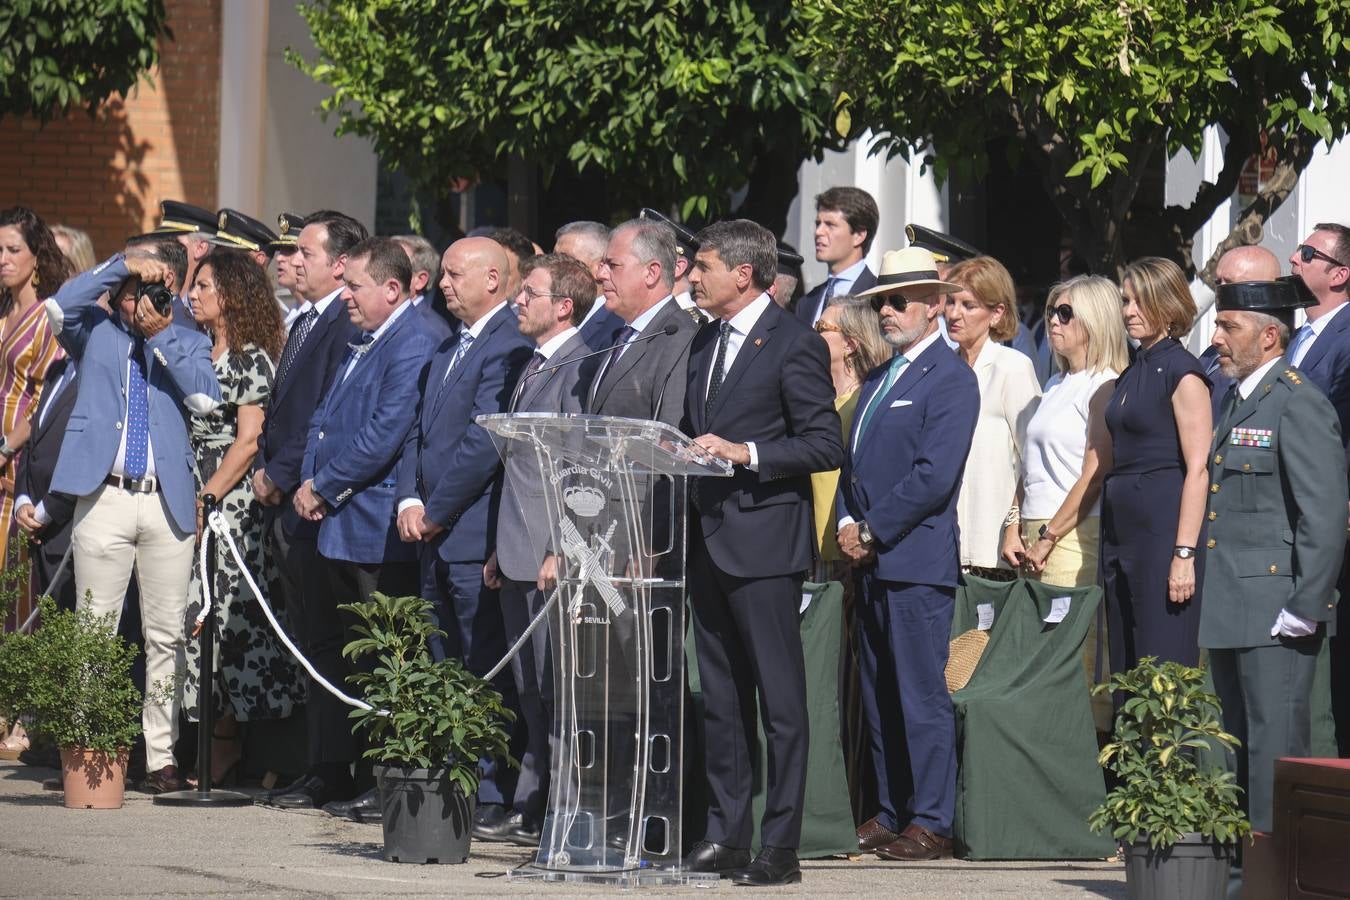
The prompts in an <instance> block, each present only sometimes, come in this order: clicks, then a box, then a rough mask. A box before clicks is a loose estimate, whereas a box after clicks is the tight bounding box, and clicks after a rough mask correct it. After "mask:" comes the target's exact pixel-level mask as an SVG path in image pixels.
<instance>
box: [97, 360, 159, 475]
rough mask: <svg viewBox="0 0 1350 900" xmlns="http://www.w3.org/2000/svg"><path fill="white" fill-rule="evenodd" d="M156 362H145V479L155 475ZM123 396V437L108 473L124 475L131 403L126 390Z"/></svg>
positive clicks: (128, 373)
mask: <svg viewBox="0 0 1350 900" xmlns="http://www.w3.org/2000/svg"><path fill="white" fill-rule="evenodd" d="M134 337H135V336H134V335H133V340H132V342H131V345H130V346H129V347H127V367H126V369H125V372H126V381H125V382H123V383H124V384H126V385H130V384H131V356H132V354H133V353H135V352H136V341H135V340H134ZM158 362H159V360H154V363H158ZM154 363H152V362H151V361H150V360H147V361H146V363H145V388H146V391H145V404H146V416H147V421H146V433H145V474H144V475H142V476H141V477H142V478H143V479H148V478H154V477H155V439H154V437H153V436H152V435H151V434H150V423H149V421H148V416H149V408H150V374H151V372H152V371H153V369H154ZM122 397H123V402H124V405H123V408H122V428H121V431H122V439H121V440H120V441H118V442H117V456H116V457H114V458H113V464H112V470H111V471H110V472H109V473H108V474H110V475H118V476H124V475H126V472H127V468H126V466H127V432H128V431H130V428H129V427H128V424H129V423H128V419H129V418H130V416H131V404H130V403H129V402H127V396H126V391H123V392H122Z"/></svg>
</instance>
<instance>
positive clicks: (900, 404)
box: [891, 400, 914, 409]
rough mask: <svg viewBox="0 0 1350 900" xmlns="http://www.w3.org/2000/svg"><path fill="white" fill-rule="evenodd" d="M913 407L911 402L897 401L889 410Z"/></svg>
mask: <svg viewBox="0 0 1350 900" xmlns="http://www.w3.org/2000/svg"><path fill="white" fill-rule="evenodd" d="M913 405H914V401H913V400H897V401H895V402H894V403H892V404H891V409H895V408H896V407H897V406H913Z"/></svg>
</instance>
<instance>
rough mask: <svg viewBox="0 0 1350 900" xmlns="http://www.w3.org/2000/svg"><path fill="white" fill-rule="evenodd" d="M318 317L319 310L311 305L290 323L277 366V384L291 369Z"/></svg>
mask: <svg viewBox="0 0 1350 900" xmlns="http://www.w3.org/2000/svg"><path fill="white" fill-rule="evenodd" d="M318 318H319V311H318V310H317V309H315V308H314V307H312V306H311V307H310V308H309V309H307V310H305V311H304V312H303V313H301V314H300V318H298V319H296V320H295V322H294V324H292V325H291V333H290V334H289V335H288V336H287V338H286V348H285V349H284V350H282V351H281V364H280V365H278V366H277V378H276V383H277V384H280V383H281V382H282V381H283V380H285V378H286V373H287V372H289V371H290V370H291V366H292V365H293V364H294V363H295V357H296V355H297V354H298V353H299V352H300V345H301V344H303V343H304V342H305V338H306V337H308V336H309V332H310V329H312V328H313V327H314V323H315V322H316V321H317V320H318Z"/></svg>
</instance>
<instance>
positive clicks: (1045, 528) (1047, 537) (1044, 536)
mask: <svg viewBox="0 0 1350 900" xmlns="http://www.w3.org/2000/svg"><path fill="white" fill-rule="evenodd" d="M1036 536H1037V537H1038V538H1040V539H1041V540H1043V541H1049V542H1050V543H1052V544H1058V543H1059V535H1057V534H1055V533H1054V532H1053V531H1051V530H1050V523H1049V522H1047V523H1046V524H1044V525H1042V526H1041V530H1040V531H1038V532H1036Z"/></svg>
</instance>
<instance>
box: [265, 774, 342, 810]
mask: <svg viewBox="0 0 1350 900" xmlns="http://www.w3.org/2000/svg"><path fill="white" fill-rule="evenodd" d="M351 795H352V787H351V784H350V783H349V784H343V785H334V784H330V783H329V782H327V781H324V780H323V779H322V778H319V777H318V776H316V775H311V776H310V777H309V779H308V780H306V781H305V782H304V783H303V784H301V785H300V787H298V788H296V789H295V790H294V791H291V792H290V793H289V794H282V795H281V796H280V797H276V798H274V799H273V800H272V801H271V802H272V805H273V806H279V807H281V808H282V809H322V808H323V805H324V804H325V803H331V802H333V801H334V800H347V799H350V798H351Z"/></svg>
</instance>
